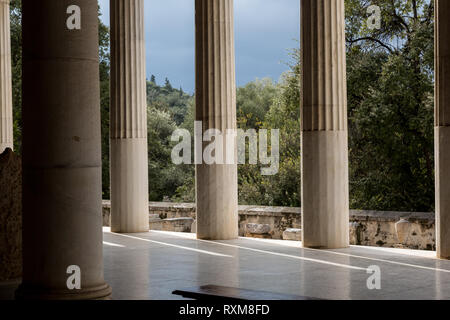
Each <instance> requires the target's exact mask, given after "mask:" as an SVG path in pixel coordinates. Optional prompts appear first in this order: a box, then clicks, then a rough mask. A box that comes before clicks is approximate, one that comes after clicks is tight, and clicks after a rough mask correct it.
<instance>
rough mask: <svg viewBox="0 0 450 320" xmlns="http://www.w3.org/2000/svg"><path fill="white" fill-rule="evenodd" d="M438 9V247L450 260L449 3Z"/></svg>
mask: <svg viewBox="0 0 450 320" xmlns="http://www.w3.org/2000/svg"><path fill="white" fill-rule="evenodd" d="M435 10H436V15H435V16H436V26H435V33H436V36H435V41H436V46H435V63H436V68H435V70H436V77H435V78H436V82H435V86H436V90H435V91H436V93H435V99H436V103H435V105H436V106H435V108H436V110H435V113H436V114H435V159H436V247H437V254H438V257H439V258H442V259H450V90H449V84H450V38H449V37H450V21H449V19H448V16H449V15H450V1H446V0H436V1H435Z"/></svg>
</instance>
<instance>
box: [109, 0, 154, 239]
mask: <svg viewBox="0 0 450 320" xmlns="http://www.w3.org/2000/svg"><path fill="white" fill-rule="evenodd" d="M110 10H111V113H110V114H111V122H110V126H111V127H110V128H111V129H110V130H111V230H112V232H123V233H132V232H147V231H148V230H149V217H148V215H149V212H148V153H147V148H148V146H147V95H146V77H145V71H146V70H145V29H144V0H111V1H110Z"/></svg>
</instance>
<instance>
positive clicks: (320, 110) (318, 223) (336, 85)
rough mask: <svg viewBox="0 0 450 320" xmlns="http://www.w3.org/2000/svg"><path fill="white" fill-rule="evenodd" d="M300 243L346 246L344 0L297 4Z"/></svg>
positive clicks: (323, 246)
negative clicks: (301, 236) (299, 88)
mask: <svg viewBox="0 0 450 320" xmlns="http://www.w3.org/2000/svg"><path fill="white" fill-rule="evenodd" d="M301 26H302V30H301V49H302V70H303V72H302V106H301V120H302V135H301V144H302V146H301V148H302V168H301V171H302V192H301V194H302V195H301V197H302V199H301V200H302V204H301V206H302V224H303V228H302V229H303V245H304V246H305V247H310V248H343V247H348V246H349V186H348V133H347V96H346V95H347V87H346V60H345V14H344V0H302V1H301Z"/></svg>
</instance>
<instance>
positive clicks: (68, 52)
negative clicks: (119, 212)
mask: <svg viewBox="0 0 450 320" xmlns="http://www.w3.org/2000/svg"><path fill="white" fill-rule="evenodd" d="M71 5H76V6H78V7H79V8H80V9H81V30H69V29H68V28H67V27H66V19H67V18H69V15H68V14H67V13H66V12H67V8H68V7H69V6H71ZM22 6H23V7H22V8H23V23H22V27H23V262H24V266H23V268H24V269H23V283H22V285H21V287H20V288H19V289H18V291H17V297H18V298H21V299H101V298H106V297H108V296H109V295H110V293H111V289H110V288H109V287H108V285H107V284H106V283H105V281H104V279H103V252H102V251H103V241H102V207H101V206H102V201H101V200H102V198H101V194H102V193H101V190H102V188H101V186H102V181H101V177H102V172H101V144H100V143H101V142H100V105H99V104H100V89H99V61H98V16H97V10H98V6H97V1H96V0H41V1H36V0H23V1H22ZM70 266H78V267H79V268H80V271H81V289H80V290H78V289H74V290H70V289H69V288H68V285H67V281H68V278H69V277H70V275H71V274H68V273H67V272H68V268H69V267H70ZM69 271H70V269H69ZM72 283H73V282H72Z"/></svg>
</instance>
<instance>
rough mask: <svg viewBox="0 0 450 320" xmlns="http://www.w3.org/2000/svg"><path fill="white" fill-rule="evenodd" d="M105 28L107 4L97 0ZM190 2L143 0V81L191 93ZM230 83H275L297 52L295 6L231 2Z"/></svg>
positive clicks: (268, 0)
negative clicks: (293, 51)
mask: <svg viewBox="0 0 450 320" xmlns="http://www.w3.org/2000/svg"><path fill="white" fill-rule="evenodd" d="M99 4H100V6H101V9H102V14H103V17H102V19H103V21H104V22H105V23H106V24H108V25H109V21H108V20H109V0H99ZM194 4H195V2H194V1H192V0H191V1H187V0H164V1H161V0H145V21H146V26H145V28H146V39H147V76H148V78H150V75H151V74H154V75H155V76H156V77H157V81H158V82H159V83H162V82H163V81H164V78H166V77H168V78H169V79H170V81H171V83H172V85H173V86H176V87H178V86H182V87H183V89H185V90H186V91H189V92H193V91H194V87H195V65H194V64H195V33H194V32H195V25H194V18H195V7H194ZM234 7H235V38H236V39H235V41H236V77H237V79H236V80H237V83H238V85H244V84H245V83H247V82H249V81H252V80H254V79H255V78H263V77H271V78H272V79H274V80H277V79H278V78H279V76H280V75H281V73H282V72H284V71H285V70H287V69H288V68H287V66H286V65H285V64H283V63H281V62H282V61H284V62H286V61H288V60H289V56H288V54H287V49H290V48H293V47H295V46H298V43H297V42H296V41H295V40H298V39H299V36H300V1H299V0H264V1H262V0H235V1H234Z"/></svg>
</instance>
